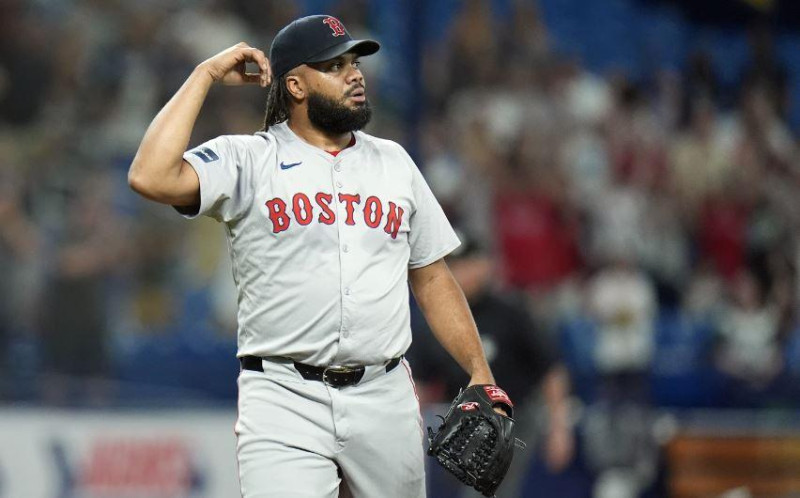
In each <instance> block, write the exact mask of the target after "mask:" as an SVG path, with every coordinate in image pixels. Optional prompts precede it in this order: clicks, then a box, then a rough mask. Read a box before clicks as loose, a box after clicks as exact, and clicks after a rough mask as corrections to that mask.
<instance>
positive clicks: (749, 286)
mask: <svg viewBox="0 0 800 498" xmlns="http://www.w3.org/2000/svg"><path fill="white" fill-rule="evenodd" d="M779 325H780V312H779V309H778V307H777V306H776V303H775V302H773V301H772V299H771V296H770V295H769V293H768V289H766V288H765V286H764V282H761V281H759V279H757V278H756V275H755V274H753V272H752V271H751V270H750V269H749V268H746V269H743V270H741V271H740V272H739V273H738V274H737V276H736V277H735V279H734V280H733V281H732V285H731V287H730V296H729V299H728V304H727V306H726V309H725V310H724V312H723V314H722V316H721V317H720V323H719V338H718V345H717V351H716V355H715V364H716V366H717V368H718V369H719V370H720V371H721V372H722V373H723V374H725V376H726V377H727V378H728V380H729V381H730V384H731V385H730V386H729V389H727V390H726V391H727V394H728V399H729V402H730V403H731V404H732V405H734V406H735V405H736V404H738V403H744V404H751V403H752V402H753V398H750V399H748V394H749V393H753V392H754V393H757V392H759V391H760V392H764V391H766V390H767V389H768V388H769V386H770V384H771V383H772V381H773V380H775V378H776V377H777V376H778V375H779V374H780V373H781V371H782V369H783V355H782V344H781V342H780V340H779V339H780V337H779V330H780V329H779ZM743 389H744V390H746V391H747V393H743V392H742V390H743Z"/></svg>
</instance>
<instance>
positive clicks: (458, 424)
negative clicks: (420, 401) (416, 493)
mask: <svg viewBox="0 0 800 498" xmlns="http://www.w3.org/2000/svg"><path fill="white" fill-rule="evenodd" d="M498 405H499V406H500V407H502V408H504V409H505V410H506V412H507V413H508V416H507V417H506V416H504V415H501V414H499V413H497V412H495V411H494V407H495V406H498ZM513 407H514V405H513V404H512V403H511V400H510V399H509V397H508V395H507V394H506V393H505V391H503V390H502V389H500V388H499V387H497V386H493V385H474V386H470V387H467V388H466V389H462V390H461V392H460V393H459V394H458V396H456V399H455V400H453V403H452V404H451V405H450V409H449V410H448V411H447V414H446V415H445V416H444V417H441V416H440V417H439V418H441V419H442V425H440V426H439V429H438V430H437V431H436V432H435V433H434V432H433V430H432V429H431V428H430V427H428V443H429V444H430V448H429V449H428V455H430V456H432V457H434V458H436V460H437V461H438V462H439V463H440V464H441V465H442V466H443V467H444V468H445V469H447V470H449V471H450V472H452V473H453V474H454V475H455V476H456V477H457V478H458V479H459V480H460V481H461V482H463V483H464V484H466V485H467V486H472V487H473V488H475V489H476V490H478V491H479V492H480V493H482V494H483V495H484V496H494V492H495V490H497V488H498V486H500V483H501V482H503V478H504V477H505V476H506V472H508V467H509V466H510V465H511V459H512V457H513V456H514V443H515V440H514V434H513V432H514V419H513V418H512V416H513Z"/></svg>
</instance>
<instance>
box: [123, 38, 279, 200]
mask: <svg viewBox="0 0 800 498" xmlns="http://www.w3.org/2000/svg"><path fill="white" fill-rule="evenodd" d="M247 62H253V63H255V64H257V65H258V67H259V72H257V73H247V72H246V71H245V64H246V63H247ZM271 77H272V74H271V72H270V66H269V61H268V60H267V57H266V56H265V55H264V52H262V51H261V50H259V49H257V48H252V47H250V46H248V45H247V44H246V43H244V42H242V43H239V44H237V45H235V46H233V47H231V48H229V49H227V50H225V51H223V52H220V53H219V54H217V55H215V56H214V57H211V58H210V59H208V60H206V61H204V62H202V63H200V64H199V65H198V66H197V67H196V68H195V70H194V71H193V72H192V74H191V75H190V76H189V78H188V79H187V80H186V82H185V83H184V84H183V86H181V88H180V89H179V90H178V91H177V92H176V93H175V95H174V96H173V97H172V98H171V99H170V100H169V102H167V104H166V105H165V106H164V108H163V109H161V111H160V112H159V113H158V114H157V115H156V117H155V118H154V119H153V122H152V123H150V126H149V127H148V129H147V132H146V133H145V135H144V138H143V139H142V143H141V144H140V145H139V150H138V151H137V152H136V156H135V157H134V159H133V162H132V163H131V167H130V170H129V171H128V184H129V185H130V186H131V188H132V189H133V190H134V191H136V192H138V193H139V194H141V195H142V196H144V197H147V198H148V199H152V200H154V201H157V202H161V203H164V204H171V205H174V206H193V205H197V204H199V203H200V181H199V179H198V177H197V174H196V173H195V171H194V169H193V168H192V167H191V166H190V165H189V163H187V162H186V161H184V160H183V153H184V151H185V150H186V148H187V146H188V145H189V138H190V137H191V134H192V129H193V128H194V124H195V121H196V120H197V116H198V114H199V113H200V108H201V107H202V106H203V102H204V101H205V98H206V95H207V94H208V90H209V88H211V85H212V84H214V83H215V82H221V83H223V84H225V85H245V84H260V85H261V86H262V87H265V86H267V85H268V84H269V82H270V79H271Z"/></svg>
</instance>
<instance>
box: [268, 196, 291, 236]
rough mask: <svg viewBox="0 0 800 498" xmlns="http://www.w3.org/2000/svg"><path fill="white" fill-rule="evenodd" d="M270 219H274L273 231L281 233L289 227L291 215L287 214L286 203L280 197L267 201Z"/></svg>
mask: <svg viewBox="0 0 800 498" xmlns="http://www.w3.org/2000/svg"><path fill="white" fill-rule="evenodd" d="M266 205H267V209H268V210H269V219H270V220H272V233H280V232H282V231H284V230H286V229H287V228H289V222H290V219H289V215H287V214H286V203H285V202H284V201H283V199H281V198H280V197H276V198H274V199H272V200H270V201H267V202H266Z"/></svg>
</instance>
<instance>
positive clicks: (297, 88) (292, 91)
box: [286, 73, 306, 100]
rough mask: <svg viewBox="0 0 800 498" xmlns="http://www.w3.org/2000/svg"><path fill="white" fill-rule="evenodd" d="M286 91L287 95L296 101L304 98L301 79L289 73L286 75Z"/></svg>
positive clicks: (303, 86)
mask: <svg viewBox="0 0 800 498" xmlns="http://www.w3.org/2000/svg"><path fill="white" fill-rule="evenodd" d="M286 89H287V90H288V91H289V95H291V96H292V97H294V98H295V99H297V100H303V99H304V98H305V96H306V89H305V84H304V82H303V79H302V78H301V77H300V76H298V75H296V74H292V73H289V74H287V75H286Z"/></svg>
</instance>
